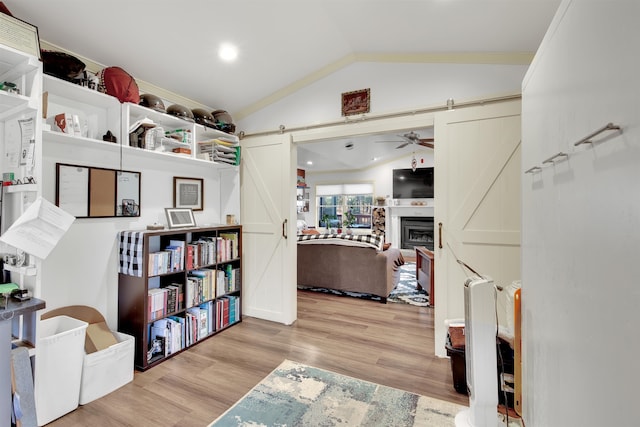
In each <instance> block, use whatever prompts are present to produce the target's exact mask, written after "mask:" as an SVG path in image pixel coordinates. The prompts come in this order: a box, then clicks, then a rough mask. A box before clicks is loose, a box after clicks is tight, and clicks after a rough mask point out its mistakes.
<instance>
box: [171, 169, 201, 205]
mask: <svg viewBox="0 0 640 427" xmlns="http://www.w3.org/2000/svg"><path fill="white" fill-rule="evenodd" d="M203 187H204V180H203V179H202V178H185V177H181V176H174V177H173V207H174V208H191V209H193V210H194V211H201V210H202V209H203V208H204V203H203V201H202V195H203V194H204V193H203V191H204V188H203Z"/></svg>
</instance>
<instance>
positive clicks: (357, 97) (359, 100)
mask: <svg viewBox="0 0 640 427" xmlns="http://www.w3.org/2000/svg"><path fill="white" fill-rule="evenodd" d="M370 92H371V90H370V89H361V90H354V91H353V92H345V93H343V94H342V115H343V116H351V115H353V114H364V113H368V112H369V108H370V99H371V97H370Z"/></svg>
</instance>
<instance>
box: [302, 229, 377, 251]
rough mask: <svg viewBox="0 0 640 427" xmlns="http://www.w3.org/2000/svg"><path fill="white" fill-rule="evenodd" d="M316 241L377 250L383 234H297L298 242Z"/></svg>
mask: <svg viewBox="0 0 640 427" xmlns="http://www.w3.org/2000/svg"><path fill="white" fill-rule="evenodd" d="M311 241H317V243H336V244H344V245H351V246H365V247H371V248H374V249H376V250H378V251H380V250H382V245H383V244H384V240H383V236H376V235H373V234H331V233H329V234H298V243H307V242H311Z"/></svg>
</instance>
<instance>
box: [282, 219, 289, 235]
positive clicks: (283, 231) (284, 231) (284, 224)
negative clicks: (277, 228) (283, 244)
mask: <svg viewBox="0 0 640 427" xmlns="http://www.w3.org/2000/svg"><path fill="white" fill-rule="evenodd" d="M287 221H288V220H287V219H285V220H284V221H282V237H284V238H285V239H286V238H287Z"/></svg>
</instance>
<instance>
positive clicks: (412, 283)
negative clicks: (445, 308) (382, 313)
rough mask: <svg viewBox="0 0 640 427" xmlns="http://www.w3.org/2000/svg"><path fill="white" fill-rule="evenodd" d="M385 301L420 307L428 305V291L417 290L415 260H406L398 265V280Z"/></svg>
mask: <svg viewBox="0 0 640 427" xmlns="http://www.w3.org/2000/svg"><path fill="white" fill-rule="evenodd" d="M387 301H388V302H399V303H404V304H411V305H417V306H420V307H428V306H429V293H428V292H427V291H426V290H425V289H420V290H418V279H417V278H416V263H415V262H406V263H404V264H403V265H402V266H400V282H399V283H398V285H397V286H396V287H395V288H394V289H393V290H392V291H391V294H390V295H389V297H388V298H387Z"/></svg>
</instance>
